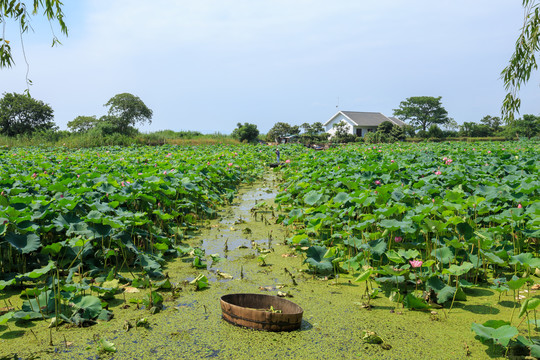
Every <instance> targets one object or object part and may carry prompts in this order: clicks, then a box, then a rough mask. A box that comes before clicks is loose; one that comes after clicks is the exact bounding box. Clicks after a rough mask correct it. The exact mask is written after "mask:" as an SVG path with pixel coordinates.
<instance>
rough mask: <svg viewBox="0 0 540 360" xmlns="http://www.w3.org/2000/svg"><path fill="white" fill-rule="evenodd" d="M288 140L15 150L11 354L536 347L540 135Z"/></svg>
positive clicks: (361, 353)
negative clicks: (242, 321) (281, 312)
mask: <svg viewBox="0 0 540 360" xmlns="http://www.w3.org/2000/svg"><path fill="white" fill-rule="evenodd" d="M273 150H274V149H273V148H271V147H265V146H255V147H252V146H207V147H158V148H148V147H134V148H108V149H97V150H95V149H94V150H70V149H63V148H57V149H40V148H24V149H23V148H19V149H9V150H8V149H5V150H0V162H1V163H2V167H1V169H0V192H1V193H0V268H1V275H0V290H1V291H2V295H0V296H1V297H0V299H1V301H2V302H3V304H2V305H1V306H0V356H2V355H3V356H9V357H10V358H13V355H14V354H17V355H16V356H18V357H21V358H26V357H31V356H36V354H38V356H40V357H41V358H45V357H47V356H51V357H52V356H54V357H66V358H69V357H74V358H80V357H86V358H95V357H97V356H103V355H104V354H109V355H108V356H111V357H114V358H134V357H141V356H155V357H156V358H160V357H163V358H168V357H170V356H173V354H174V356H176V357H185V358H192V357H194V356H198V357H216V358H238V356H240V354H246V353H248V354H253V355H252V356H258V357H262V356H266V357H287V358H306V357H315V358H316V357H319V356H325V357H329V358H335V357H336V356H337V355H339V356H338V357H339V358H396V359H399V358H411V357H416V358H441V359H444V358H448V359H455V358H470V357H472V358H487V357H501V356H505V355H508V356H528V355H532V356H538V353H539V349H540V348H539V347H538V333H537V324H538V323H537V318H536V308H537V306H538V305H540V296H538V295H537V291H536V289H537V283H538V277H537V276H536V275H535V272H536V269H538V268H539V267H540V260H539V259H538V238H539V237H540V236H539V235H540V205H539V201H538V199H539V197H540V187H539V185H540V179H539V177H540V151H539V150H540V145H539V144H538V143H535V142H519V143H481V144H478V143H475V144H466V143H461V144H394V145H381V146H379V145H377V146H375V147H374V146H367V145H352V146H348V147H345V148H339V149H331V150H328V151H314V150H307V149H304V148H302V147H296V146H286V147H283V148H282V149H281V153H282V158H283V159H289V160H290V162H288V163H287V164H286V166H283V167H281V168H278V169H276V170H274V171H269V170H267V167H266V165H267V163H270V162H273V160H274V156H273ZM258 179H263V180H264V181H263V182H261V180H258ZM274 197H275V199H274ZM232 292H269V293H272V294H278V293H279V295H281V296H294V298H293V299H292V300H293V301H295V302H296V303H298V304H299V305H300V306H302V307H304V310H305V315H304V322H303V325H302V329H301V330H300V331H297V332H292V333H287V334H270V333H259V332H253V331H249V330H244V329H241V328H236V327H233V326H231V325H229V324H224V323H223V322H222V321H221V320H220V312H219V301H218V298H219V297H220V296H221V295H224V294H226V293H232ZM91 325H93V326H91ZM49 326H50V327H49ZM23 343H24V344H25V345H24V347H23V346H22V345H21V344H23ZM29 344H32V345H31V346H30V345H29ZM150 345H151V346H150ZM19 347H20V348H19Z"/></svg>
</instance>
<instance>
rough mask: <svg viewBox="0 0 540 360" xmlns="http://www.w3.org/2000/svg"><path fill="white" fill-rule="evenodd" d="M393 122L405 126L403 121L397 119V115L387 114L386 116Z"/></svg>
mask: <svg viewBox="0 0 540 360" xmlns="http://www.w3.org/2000/svg"><path fill="white" fill-rule="evenodd" d="M388 118H389V119H390V120H391V121H392V122H393V123H394V124H396V125H399V126H405V125H407V124H406V123H405V122H404V121H401V120H399V119H398V118H397V117H395V116H389V117H388Z"/></svg>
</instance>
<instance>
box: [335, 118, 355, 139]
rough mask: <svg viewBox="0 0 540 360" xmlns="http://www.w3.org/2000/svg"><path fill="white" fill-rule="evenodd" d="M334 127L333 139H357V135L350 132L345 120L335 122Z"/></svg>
mask: <svg viewBox="0 0 540 360" xmlns="http://www.w3.org/2000/svg"><path fill="white" fill-rule="evenodd" d="M333 128H334V136H332V141H334V142H338V143H348V142H354V141H355V140H356V136H355V135H353V134H350V133H349V131H348V128H347V124H346V123H345V122H344V121H340V122H338V123H336V124H334V125H333Z"/></svg>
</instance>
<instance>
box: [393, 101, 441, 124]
mask: <svg viewBox="0 0 540 360" xmlns="http://www.w3.org/2000/svg"><path fill="white" fill-rule="evenodd" d="M441 98H442V97H441V96H439V97H432V96H413V97H410V98H408V99H406V100H405V101H402V102H401V103H400V104H399V109H394V116H397V117H398V118H399V119H400V120H402V121H406V120H409V121H410V123H411V125H413V126H415V127H417V128H420V129H421V130H423V131H426V129H427V128H428V127H429V126H431V125H433V124H439V125H444V124H446V123H447V122H448V120H449V118H448V112H447V111H446V110H445V109H444V107H443V106H442V104H441Z"/></svg>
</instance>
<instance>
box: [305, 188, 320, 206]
mask: <svg viewBox="0 0 540 360" xmlns="http://www.w3.org/2000/svg"><path fill="white" fill-rule="evenodd" d="M321 197H322V194H320V193H318V192H317V191H315V190H312V191H310V192H308V193H307V194H306V196H305V197H304V202H305V203H306V204H308V205H310V206H313V205H315V204H316V203H317V202H318V201H319V200H321Z"/></svg>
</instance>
